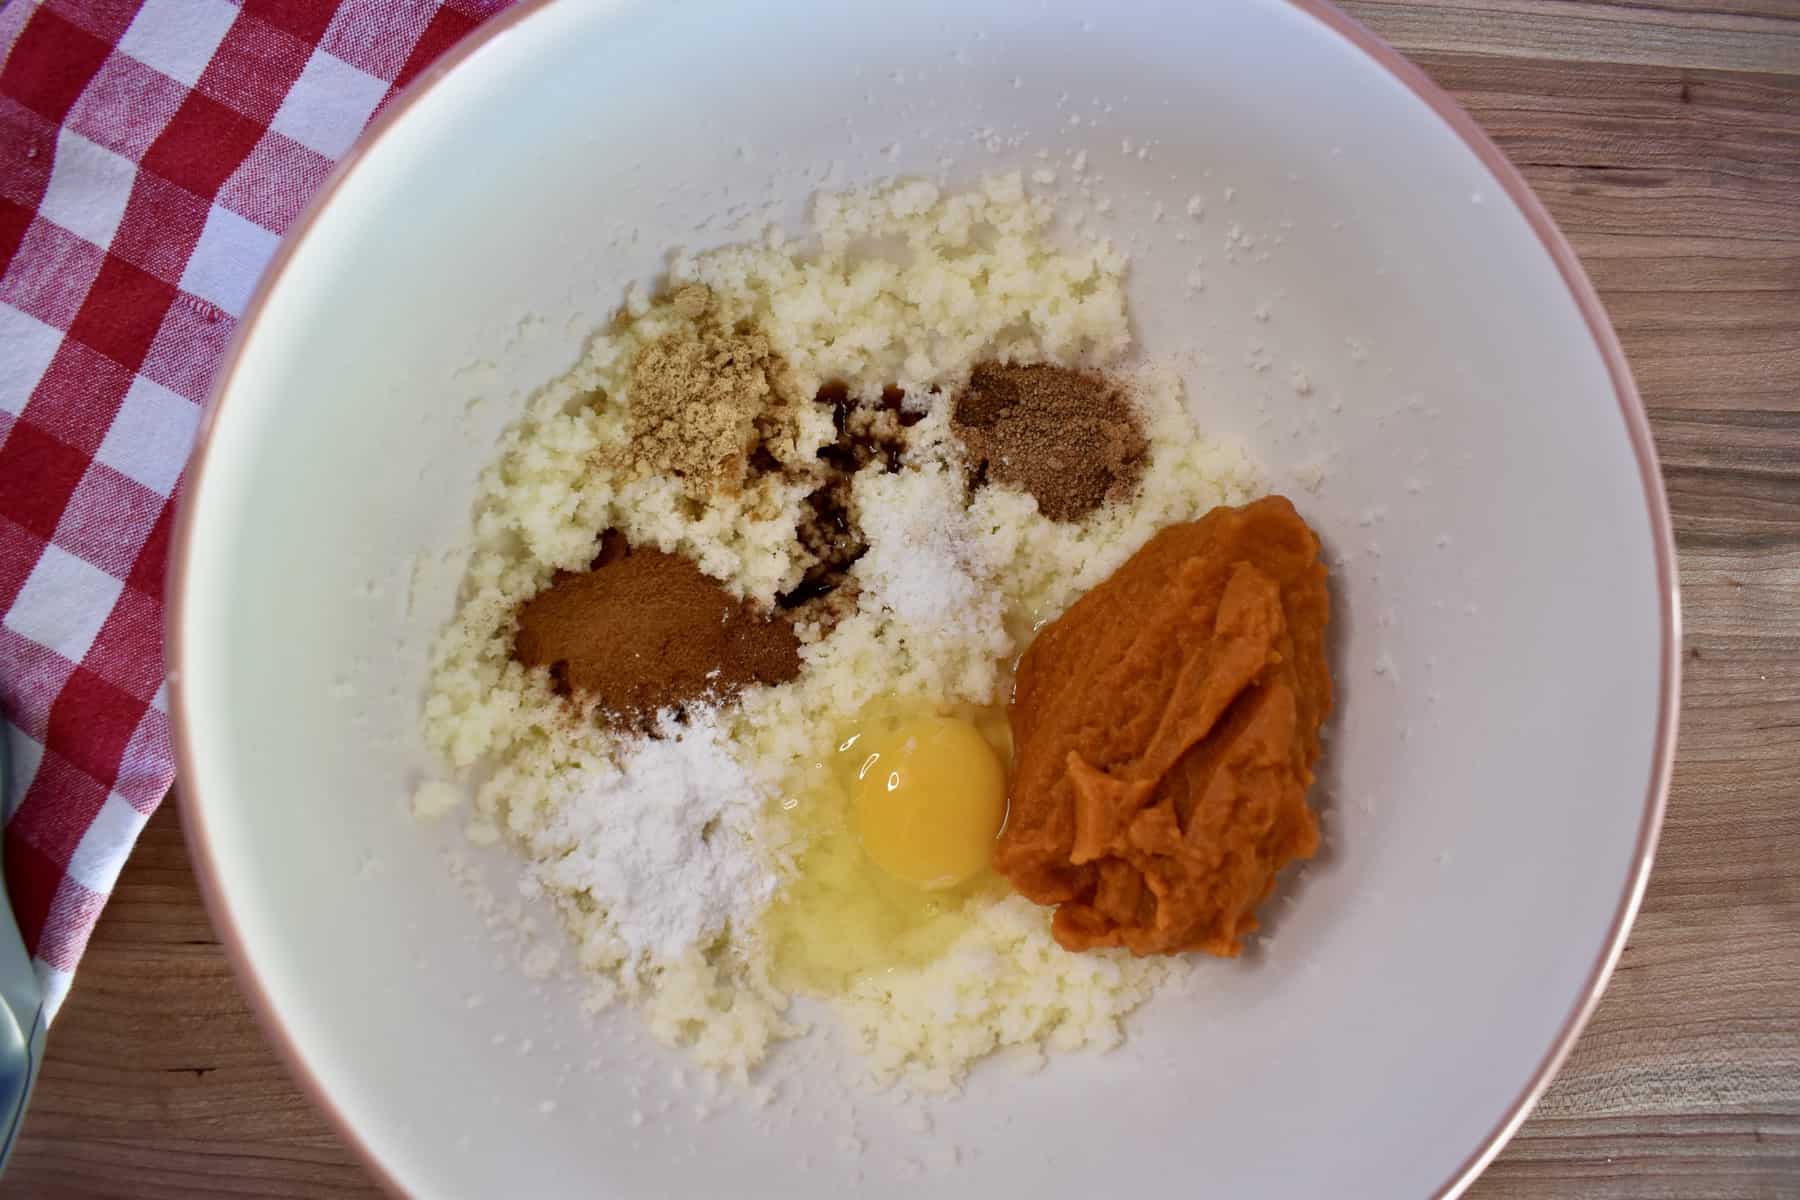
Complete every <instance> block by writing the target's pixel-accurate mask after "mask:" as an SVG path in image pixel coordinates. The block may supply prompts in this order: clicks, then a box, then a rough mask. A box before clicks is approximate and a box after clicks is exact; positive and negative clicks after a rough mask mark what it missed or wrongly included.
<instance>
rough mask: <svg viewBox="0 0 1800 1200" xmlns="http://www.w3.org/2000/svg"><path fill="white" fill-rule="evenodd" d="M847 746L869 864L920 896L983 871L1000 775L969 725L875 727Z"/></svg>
mask: <svg viewBox="0 0 1800 1200" xmlns="http://www.w3.org/2000/svg"><path fill="white" fill-rule="evenodd" d="M847 748H848V749H849V751H850V756H851V758H852V759H853V761H854V762H855V763H856V774H855V778H854V780H853V781H852V783H851V785H850V797H851V806H852V813H853V818H854V820H855V823H856V832H857V836H858V838H859V839H860V840H861V842H862V847H863V851H864V853H866V854H867V855H868V856H869V858H870V859H872V860H873V861H874V863H875V865H876V866H878V867H880V868H881V869H882V870H883V871H886V872H887V873H888V874H889V875H892V876H894V877H895V878H896V879H900V880H904V881H905V882H907V883H910V884H913V885H914V886H915V887H919V888H923V889H925V890H927V891H936V890H938V889H940V888H952V887H955V886H956V885H957V884H960V883H963V882H965V881H966V880H969V879H972V878H973V877H974V876H976V875H977V874H979V873H980V872H981V871H982V870H984V869H985V868H986V867H987V865H988V858H989V856H990V855H991V854H992V853H993V849H994V838H995V837H996V835H998V834H999V832H1000V825H1001V822H1003V821H1004V820H1005V819H1006V771H1005V769H1004V768H1003V767H1002V766H1001V765H1000V759H999V756H998V755H996V754H995V753H994V748H993V747H992V746H991V745H989V744H988V741H987V739H986V738H984V737H983V736H982V735H981V733H980V731H979V730H977V729H976V728H975V726H974V725H972V724H970V723H969V722H967V721H964V720H960V719H958V718H956V717H940V716H924V717H912V718H909V719H905V720H900V721H896V722H892V723H887V722H879V723H876V724H875V725H874V726H872V727H870V728H867V729H865V731H863V732H862V733H860V734H858V735H857V737H856V739H855V741H854V744H853V745H851V746H849V747H847Z"/></svg>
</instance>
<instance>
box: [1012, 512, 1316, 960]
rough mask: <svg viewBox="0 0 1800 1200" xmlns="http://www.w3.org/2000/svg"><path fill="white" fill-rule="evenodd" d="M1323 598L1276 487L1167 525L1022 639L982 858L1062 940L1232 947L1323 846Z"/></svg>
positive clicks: (1231, 950) (1311, 557)
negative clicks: (1319, 798) (1316, 790)
mask: <svg viewBox="0 0 1800 1200" xmlns="http://www.w3.org/2000/svg"><path fill="white" fill-rule="evenodd" d="M1330 607H1331V602H1330V598H1329V596H1328V595H1327V593H1326V590H1325V567H1324V565H1323V564H1322V563H1321V562H1320V561H1319V539H1318V538H1317V536H1315V535H1314V534H1313V532H1312V530H1311V529H1309V528H1308V527H1307V525H1306V522H1305V521H1303V520H1301V518H1300V516H1299V514H1298V513H1296V512H1295V511H1294V506H1293V505H1292V504H1290V503H1289V502H1288V501H1287V500H1286V499H1284V498H1283V497H1280V496H1270V497H1267V498H1265V499H1262V500H1258V501H1256V502H1255V503H1253V504H1249V505H1245V506H1244V507H1242V508H1216V509H1214V510H1213V511H1212V512H1210V513H1207V514H1206V515H1205V516H1204V517H1202V518H1201V519H1200V520H1198V521H1194V522H1191V523H1188V524H1185V525H1177V526H1174V527H1172V528H1169V529H1165V530H1163V531H1162V532H1161V533H1159V534H1157V535H1156V536H1155V537H1153V538H1151V539H1150V541H1149V542H1148V543H1146V544H1145V546H1144V547H1143V548H1142V549H1141V550H1139V551H1138V552H1137V553H1136V554H1134V555H1133V556H1132V557H1131V559H1130V560H1129V561H1127V562H1126V563H1125V565H1124V566H1122V567H1120V568H1119V569H1118V570H1117V571H1115V572H1114V573H1113V574H1112V576H1111V577H1110V578H1108V579H1107V580H1106V581H1105V582H1104V583H1102V584H1100V585H1099V586H1098V587H1096V588H1094V589H1093V590H1092V591H1091V592H1089V593H1088V594H1087V595H1085V596H1083V597H1082V598H1081V599H1080V600H1079V601H1077V602H1076V603H1075V605H1074V606H1073V607H1071V608H1070V609H1069V611H1068V612H1067V613H1065V614H1064V615H1063V616H1062V617H1061V618H1059V619H1058V620H1057V621H1055V622H1053V623H1052V624H1050V625H1049V626H1047V627H1046V628H1045V629H1044V630H1043V631H1042V632H1041V633H1040V634H1039V635H1038V637H1037V639H1036V640H1035V641H1034V642H1033V643H1032V644H1031V647H1030V648H1029V649H1028V650H1027V651H1026V652H1025V656H1024V658H1023V659H1022V660H1021V661H1020V664H1019V673H1018V682H1017V685H1016V688H1015V690H1014V694H1013V700H1012V706H1011V708H1010V710H1009V714H1008V715H1009V718H1010V721H1011V724H1012V731H1013V744H1014V755H1015V757H1014V768H1015V769H1014V777H1013V784H1012V791H1011V810H1010V812H1009V814H1008V816H1007V823H1006V828H1005V830H1004V831H1003V832H1002V834H1001V836H1000V840H999V842H998V843H997V845H996V847H995V852H994V865H995V867H996V868H997V869H998V870H999V871H1000V872H1001V873H1002V874H1003V875H1005V876H1006V877H1007V878H1008V879H1010V880H1011V881H1012V883H1013V885H1014V886H1015V887H1017V888H1018V889H1019V891H1020V892H1022V893H1023V894H1024V895H1026V896H1028V897H1029V898H1031V899H1032V900H1034V901H1036V902H1037V903H1039V904H1054V905H1057V906H1058V907H1057V910H1056V916H1055V918H1054V920H1053V922H1052V929H1053V931H1054V933H1055V935H1056V940H1057V941H1058V942H1060V943H1061V944H1062V945H1063V946H1064V947H1065V948H1066V949H1069V950H1087V949H1091V948H1093V947H1097V946H1126V947H1129V948H1130V949H1131V950H1132V951H1133V952H1134V953H1137V954H1174V953H1178V952H1180V951H1184V950H1204V951H1206V952H1208V953H1210V954H1218V955H1225V956H1235V955H1236V954H1237V953H1238V952H1239V951H1240V950H1241V949H1242V948H1243V940H1242V939H1243V937H1244V935H1245V934H1247V933H1251V932H1253V931H1254V930H1255V929H1256V927H1257V924H1256V916H1255V909H1256V906H1257V905H1258V904H1260V903H1261V902H1262V900H1263V898H1264V897H1266V896H1267V895H1268V894H1269V891H1270V889H1271V888H1273V887H1274V885H1275V875H1276V873H1277V872H1278V871H1280V870H1281V868H1282V867H1283V866H1284V865H1286V864H1287V863H1289V862H1291V861H1293V860H1294V859H1297V858H1310V857H1311V856H1312V854H1313V852H1314V851H1315V850H1316V849H1317V848H1318V844H1319V826H1318V821H1317V820H1316V818H1315V817H1314V815H1313V813H1312V810H1311V809H1309V808H1308V807H1307V805H1306V790H1307V788H1308V787H1309V786H1310V785H1311V784H1312V781H1313V772H1312V767H1313V764H1314V763H1315V762H1316V761H1317V760H1318V757H1319V726H1320V725H1321V724H1322V723H1323V722H1324V720H1325V718H1326V716H1327V715H1329V714H1330V712H1331V673H1330V668H1329V667H1328V666H1327V665H1326V662H1325V624H1326V621H1327V619H1328V618H1329V616H1330Z"/></svg>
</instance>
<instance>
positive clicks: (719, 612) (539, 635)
mask: <svg viewBox="0 0 1800 1200" xmlns="http://www.w3.org/2000/svg"><path fill="white" fill-rule="evenodd" d="M513 655H514V657H516V658H517V659H518V660H519V661H520V662H522V663H524V664H525V665H526V666H528V667H547V668H549V670H550V674H551V678H552V679H553V680H554V681H555V682H556V685H557V687H558V689H559V690H560V691H563V692H564V693H565V694H566V693H581V694H584V695H587V696H591V697H593V698H595V699H597V700H598V701H599V704H600V711H601V713H602V714H603V715H604V717H605V718H606V720H607V721H608V723H610V724H613V725H615V726H618V727H621V728H632V729H646V730H647V729H649V728H650V727H651V725H652V723H653V722H654V719H655V715H656V714H657V713H658V712H659V711H661V710H663V709H666V708H672V707H673V708H679V707H681V706H682V705H685V704H689V703H692V702H695V701H701V700H723V699H728V698H729V697H731V696H734V695H736V694H737V693H738V692H740V691H742V690H743V689H744V688H746V687H748V686H750V685H751V684H757V683H762V684H776V683H785V682H786V681H788V680H790V679H792V678H794V676H796V675H798V674H799V673H800V656H799V643H798V641H797V640H796V639H795V637H794V627H793V624H792V622H790V621H789V620H788V619H787V618H786V617H785V616H781V615H766V614H764V613H761V612H759V611H757V609H756V608H755V607H754V606H753V605H751V604H749V603H748V602H746V601H743V600H740V599H738V598H737V597H735V596H733V595H732V594H731V593H730V592H727V591H726V590H725V588H724V587H723V586H722V585H721V584H720V583H719V582H718V580H716V579H713V578H711V577H710V576H708V575H706V574H704V573H703V572H702V571H701V570H700V568H698V567H696V566H695V565H694V564H693V563H692V562H690V561H689V560H688V559H686V558H683V557H681V556H680V555H678V554H667V553H665V552H663V551H661V550H657V549H655V548H653V547H647V546H646V547H635V548H634V547H632V546H631V545H630V544H629V543H627V541H626V540H625V537H624V535H623V534H621V533H619V532H617V531H612V532H608V533H607V534H606V535H605V536H604V537H603V538H602V539H601V548H600V555H599V557H598V558H596V559H595V560H594V564H593V566H592V567H591V568H590V569H589V570H586V571H580V572H572V571H564V572H560V573H558V575H557V576H556V578H555V579H554V580H553V581H552V582H551V584H550V586H549V587H548V588H546V589H545V590H544V591H542V592H540V593H539V594H538V595H537V596H535V597H533V598H532V599H531V600H529V601H527V602H526V603H525V604H524V605H522V606H521V607H520V609H519V628H518V633H517V634H516V635H515V637H514V638H513Z"/></svg>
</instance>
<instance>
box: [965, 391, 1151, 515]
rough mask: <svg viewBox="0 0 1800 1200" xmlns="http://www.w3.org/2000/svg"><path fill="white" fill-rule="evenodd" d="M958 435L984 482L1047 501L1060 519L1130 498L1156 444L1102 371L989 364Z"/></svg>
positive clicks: (1043, 505)
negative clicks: (1149, 438)
mask: <svg viewBox="0 0 1800 1200" xmlns="http://www.w3.org/2000/svg"><path fill="white" fill-rule="evenodd" d="M950 425H951V428H952V429H954V430H955V431H956V434H957V436H958V437H960V438H961V439H962V443H963V445H964V447H965V448H966V449H967V451H968V457H969V464H970V470H971V474H972V475H973V477H974V478H975V479H976V480H977V481H978V482H979V481H990V482H994V483H1000V484H1007V485H1010V486H1012V487H1016V488H1019V489H1021V490H1023V491H1026V492H1029V493H1030V494H1031V495H1032V496H1034V497H1036V498H1037V502H1038V511H1039V512H1041V513H1043V514H1044V515H1045V516H1046V517H1049V518H1050V519H1051V520H1052V521H1076V520H1079V519H1081V518H1082V517H1085V516H1087V515H1088V514H1089V513H1091V512H1093V511H1094V510H1095V509H1097V508H1099V507H1100V506H1101V505H1102V504H1105V503H1106V502H1107V501H1108V500H1123V499H1128V498H1129V497H1130V496H1131V495H1132V494H1133V493H1134V492H1135V491H1136V490H1137V486H1138V482H1139V480H1140V479H1141V478H1142V477H1143V473H1144V460H1145V457H1146V455H1147V454H1148V452H1149V441H1148V440H1147V439H1146V438H1145V437H1144V430H1143V422H1142V419H1141V418H1140V416H1139V414H1138V408H1137V405H1136V404H1135V403H1133V401H1132V399H1131V397H1130V396H1129V395H1127V394H1126V392H1125V390H1124V389H1123V388H1121V387H1119V386H1118V385H1117V384H1115V383H1113V382H1112V381H1111V380H1109V379H1108V378H1106V376H1104V375H1101V374H1099V373H1098V372H1095V371H1074V370H1069V369H1068V368H1066V367H1054V366H1049V365H1046V364H1036V365H1032V366H1010V365H1007V364H1004V363H982V364H981V365H979V366H977V367H976V368H975V371H974V373H973V375H972V376H971V377H970V379H969V386H968V387H967V388H966V389H964V390H963V392H962V394H961V395H959V396H958V397H957V399H956V407H955V408H954V409H953V410H952V412H951V417H950Z"/></svg>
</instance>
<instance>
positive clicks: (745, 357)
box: [627, 284, 781, 499]
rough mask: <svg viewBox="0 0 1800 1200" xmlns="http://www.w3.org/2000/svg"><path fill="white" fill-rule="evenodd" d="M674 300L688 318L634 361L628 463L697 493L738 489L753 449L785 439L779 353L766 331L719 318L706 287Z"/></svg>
mask: <svg viewBox="0 0 1800 1200" xmlns="http://www.w3.org/2000/svg"><path fill="white" fill-rule="evenodd" d="M671 305H672V307H673V308H674V309H675V311H676V312H678V313H680V314H681V315H682V316H684V317H686V318H687V319H688V322H689V323H688V324H686V325H684V327H683V328H682V329H681V331H680V332H678V333H673V334H670V335H668V336H667V337H664V338H661V339H659V340H658V341H654V342H651V343H650V344H649V345H647V346H645V347H643V348H642V349H641V350H639V351H638V354H637V358H636V359H634V360H633V362H632V364H631V392H630V407H629V410H628V418H629V425H630V433H631V443H630V449H629V450H628V451H627V454H628V457H629V465H630V467H631V468H632V469H633V470H634V471H635V472H637V473H640V474H659V475H674V476H677V477H679V478H680V479H681V481H682V486H683V488H684V490H686V491H687V493H688V494H689V495H690V496H692V497H694V498H695V499H705V498H706V496H708V495H709V494H711V493H714V492H723V493H725V494H727V495H731V494H735V493H737V492H738V491H740V490H742V488H743V486H744V481H745V478H746V477H747V476H748V474H749V473H750V470H751V462H750V458H751V454H752V452H753V451H754V450H755V449H756V448H757V447H758V446H759V445H762V444H764V443H765V442H778V441H779V438H778V437H776V436H772V435H774V434H775V430H774V429H773V428H772V426H777V425H779V424H780V421H779V420H778V419H775V418H778V417H779V415H780V409H781V406H780V404H779V402H778V399H777V393H776V389H775V387H774V384H773V381H772V377H773V375H774V372H775V370H776V362H775V356H774V352H773V351H771V350H770V349H769V340H768V338H766V337H764V336H763V335H762V334H760V333H756V332H744V331H739V330H734V329H727V328H724V327H723V326H721V325H719V324H718V323H717V322H716V321H715V320H713V319H712V317H713V315H714V314H713V299H712V294H711V293H710V292H708V291H707V289H706V288H704V287H701V286H699V285H697V284H696V285H691V286H689V287H685V288H682V289H681V290H680V291H679V292H677V293H675V295H674V297H672V299H671Z"/></svg>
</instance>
